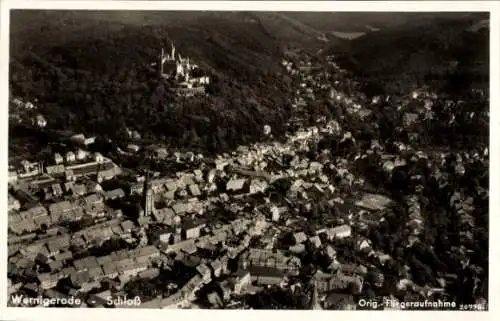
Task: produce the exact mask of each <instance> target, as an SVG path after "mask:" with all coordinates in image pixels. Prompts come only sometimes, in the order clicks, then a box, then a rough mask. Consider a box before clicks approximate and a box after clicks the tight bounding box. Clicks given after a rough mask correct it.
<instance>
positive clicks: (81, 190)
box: [73, 184, 87, 196]
mask: <svg viewBox="0 0 500 321" xmlns="http://www.w3.org/2000/svg"><path fill="white" fill-rule="evenodd" d="M85 194H87V187H86V186H85V185H83V184H75V185H74V187H73V195H74V196H83V195H85Z"/></svg>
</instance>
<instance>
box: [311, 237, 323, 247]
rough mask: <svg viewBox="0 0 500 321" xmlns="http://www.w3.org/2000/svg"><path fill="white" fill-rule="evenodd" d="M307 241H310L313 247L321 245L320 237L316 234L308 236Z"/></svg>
mask: <svg viewBox="0 0 500 321" xmlns="http://www.w3.org/2000/svg"><path fill="white" fill-rule="evenodd" d="M309 242H311V244H312V245H314V247H315V248H320V247H321V239H320V238H319V236H318V235H315V236H313V237H310V238H309Z"/></svg>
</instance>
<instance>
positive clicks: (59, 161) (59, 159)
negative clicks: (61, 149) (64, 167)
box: [54, 153, 64, 165]
mask: <svg viewBox="0 0 500 321" xmlns="http://www.w3.org/2000/svg"><path fill="white" fill-rule="evenodd" d="M54 162H55V163H56V165H59V164H62V163H63V162H64V159H63V157H62V156H61V154H59V153H55V154H54Z"/></svg>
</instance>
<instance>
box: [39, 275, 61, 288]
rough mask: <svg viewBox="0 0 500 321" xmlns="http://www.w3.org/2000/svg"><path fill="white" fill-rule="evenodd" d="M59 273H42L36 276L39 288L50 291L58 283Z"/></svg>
mask: <svg viewBox="0 0 500 321" xmlns="http://www.w3.org/2000/svg"><path fill="white" fill-rule="evenodd" d="M59 276H60V274H59V273H54V274H51V273H42V274H39V275H38V282H39V283H40V287H41V288H42V289H44V290H46V289H51V288H53V287H55V286H56V285H57V283H58V282H59V279H60V278H59Z"/></svg>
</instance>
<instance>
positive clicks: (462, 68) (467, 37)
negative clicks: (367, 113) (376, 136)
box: [331, 16, 489, 93]
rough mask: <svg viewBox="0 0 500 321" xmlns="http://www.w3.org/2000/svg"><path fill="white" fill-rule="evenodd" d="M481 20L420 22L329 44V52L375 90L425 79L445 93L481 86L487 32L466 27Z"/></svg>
mask: <svg viewBox="0 0 500 321" xmlns="http://www.w3.org/2000/svg"><path fill="white" fill-rule="evenodd" d="M479 18H480V17H479ZM483 19H484V17H483ZM480 20H482V19H478V17H476V16H472V17H461V18H453V19H451V18H439V19H431V20H421V21H420V22H418V23H415V22H414V23H411V24H403V25H400V26H398V27H393V28H388V29H383V30H381V31H378V32H372V33H368V34H367V35H365V36H363V37H360V38H357V39H355V40H353V41H351V42H349V43H347V44H346V45H345V46H343V47H341V48H340V47H332V48H331V52H332V53H336V54H338V55H340V56H341V57H342V58H343V61H342V63H343V64H344V65H345V66H347V67H348V68H350V69H354V70H355V71H356V72H357V73H358V74H359V75H360V76H362V78H363V79H364V80H365V81H367V82H368V83H370V85H371V88H374V87H376V88H378V89H376V88H375V90H385V91H389V92H392V93H397V92H399V91H401V90H402V91H403V92H404V91H407V90H408V88H407V87H408V86H421V85H424V84H429V83H434V85H436V86H442V87H443V88H446V89H448V90H450V91H455V90H461V89H464V88H468V87H469V86H471V85H474V86H484V85H487V83H488V74H489V30H488V29H487V28H476V29H477V30H476V29H474V30H472V31H471V30H470V27H471V26H475V25H476V24H477V22H478V21H480ZM483 25H484V23H483Z"/></svg>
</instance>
